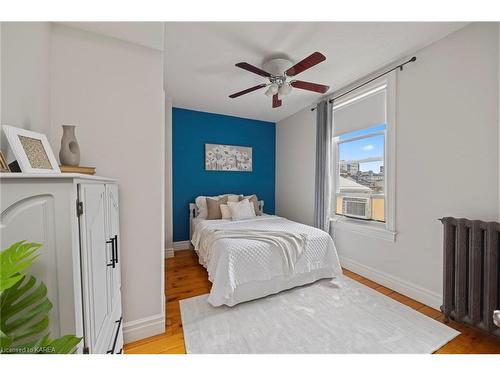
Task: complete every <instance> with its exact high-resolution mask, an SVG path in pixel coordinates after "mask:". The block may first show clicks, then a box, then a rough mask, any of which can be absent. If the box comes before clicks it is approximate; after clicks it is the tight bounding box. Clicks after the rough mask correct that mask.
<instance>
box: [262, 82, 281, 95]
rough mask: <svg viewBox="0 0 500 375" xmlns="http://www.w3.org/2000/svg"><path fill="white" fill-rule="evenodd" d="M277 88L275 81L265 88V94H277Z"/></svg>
mask: <svg viewBox="0 0 500 375" xmlns="http://www.w3.org/2000/svg"><path fill="white" fill-rule="evenodd" d="M278 90H279V87H278V85H277V84H276V83H271V84H270V85H269V87H268V88H267V90H266V92H265V94H266V95H267V96H273V95H274V94H277V93H278Z"/></svg>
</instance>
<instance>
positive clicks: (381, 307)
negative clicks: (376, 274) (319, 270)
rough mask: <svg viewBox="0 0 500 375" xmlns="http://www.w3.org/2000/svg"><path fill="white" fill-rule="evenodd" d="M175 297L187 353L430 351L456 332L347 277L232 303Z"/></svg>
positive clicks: (201, 298)
mask: <svg viewBox="0 0 500 375" xmlns="http://www.w3.org/2000/svg"><path fill="white" fill-rule="evenodd" d="M207 296H208V295H203V296H198V297H194V298H189V299H184V300H181V301H180V307H181V318H182V326H183V329H184V341H185V344H186V350H187V352H188V353H432V352H434V351H435V350H437V349H439V348H440V347H441V346H443V345H444V344H446V343H447V342H448V341H450V340H451V339H453V338H454V337H456V336H457V335H459V334H460V333H459V332H458V331H456V330H454V329H452V328H450V327H448V326H446V325H444V324H442V323H439V322H437V321H435V320H433V319H431V318H429V317H427V316H425V315H423V314H421V313H419V312H417V311H415V310H413V309H411V308H410V307H408V306H405V305H403V304H401V303H399V302H397V301H395V300H393V299H391V298H389V297H386V296H384V295H383V294H381V293H378V292H377V291H375V290H373V289H371V288H368V287H367V286H365V285H362V284H360V283H358V282H356V281H354V280H351V279H349V278H347V277H341V278H339V279H335V280H334V281H330V280H321V281H318V282H316V283H314V284H310V285H307V286H304V287H298V288H295V289H292V290H289V291H285V292H281V293H279V294H276V295H273V296H269V297H266V298H262V299H259V300H255V301H250V302H246V303H242V304H239V305H236V306H235V307H226V306H222V307H212V306H211V305H210V304H208V302H207Z"/></svg>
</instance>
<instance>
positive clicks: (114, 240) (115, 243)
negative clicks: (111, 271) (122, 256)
mask: <svg viewBox="0 0 500 375" xmlns="http://www.w3.org/2000/svg"><path fill="white" fill-rule="evenodd" d="M112 241H113V242H114V246H113V249H114V251H115V253H114V259H115V263H116V264H118V235H117V234H115V236H114V237H113V238H112Z"/></svg>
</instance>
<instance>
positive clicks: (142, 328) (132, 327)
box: [123, 314, 165, 344]
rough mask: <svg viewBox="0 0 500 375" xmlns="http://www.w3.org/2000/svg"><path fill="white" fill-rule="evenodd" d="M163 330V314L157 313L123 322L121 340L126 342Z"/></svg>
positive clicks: (153, 334)
mask: <svg viewBox="0 0 500 375" xmlns="http://www.w3.org/2000/svg"><path fill="white" fill-rule="evenodd" d="M164 332H165V315H164V314H157V315H153V316H148V317H147V318H143V319H137V320H133V321H131V322H126V323H124V324H123V341H124V342H125V343H126V344H127V343H129V342H134V341H137V340H141V339H144V338H146V337H151V336H155V335H159V334H161V333H164Z"/></svg>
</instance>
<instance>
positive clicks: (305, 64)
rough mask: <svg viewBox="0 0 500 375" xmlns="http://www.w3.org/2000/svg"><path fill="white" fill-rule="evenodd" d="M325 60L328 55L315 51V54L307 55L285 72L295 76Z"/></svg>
mask: <svg viewBox="0 0 500 375" xmlns="http://www.w3.org/2000/svg"><path fill="white" fill-rule="evenodd" d="M325 60H326V57H325V56H324V55H323V54H321V53H319V52H314V53H313V54H311V55H309V56H307V57H306V58H305V59H304V60H302V61H299V62H298V63H297V64H295V65H294V66H292V67H291V68H289V69H288V70H287V71H286V72H285V73H286V75H287V76H289V77H293V76H296V75H297V74H299V73H302V72H303V71H304V70H306V69H309V68H311V67H313V66H314V65H317V64H319V63H320V62H322V61H325Z"/></svg>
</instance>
